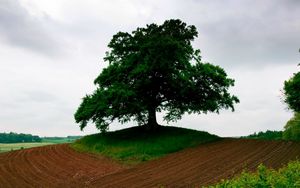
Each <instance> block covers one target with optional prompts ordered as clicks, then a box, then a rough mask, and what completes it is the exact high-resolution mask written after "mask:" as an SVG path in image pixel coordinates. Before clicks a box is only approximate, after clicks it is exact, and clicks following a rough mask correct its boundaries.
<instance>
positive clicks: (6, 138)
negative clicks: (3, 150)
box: [0, 132, 42, 143]
mask: <svg viewBox="0 0 300 188" xmlns="http://www.w3.org/2000/svg"><path fill="white" fill-rule="evenodd" d="M41 141H42V139H41V138H40V137H39V136H34V135H31V134H23V133H21V134H18V133H13V132H10V133H0V143H20V142H41Z"/></svg>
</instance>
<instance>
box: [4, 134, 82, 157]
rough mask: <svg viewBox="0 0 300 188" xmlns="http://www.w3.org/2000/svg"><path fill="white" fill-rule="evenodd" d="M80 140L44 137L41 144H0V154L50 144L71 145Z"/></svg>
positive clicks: (76, 137) (72, 137) (74, 137)
mask: <svg viewBox="0 0 300 188" xmlns="http://www.w3.org/2000/svg"><path fill="white" fill-rule="evenodd" d="M78 138H80V137H79V136H71V137H44V138H42V141H41V142H27V143H9V144H6V143H0V153H3V152H8V151H14V150H19V149H26V148H32V147H38V146H46V145H50V144H63V143H71V142H74V141H75V140H76V139H78Z"/></svg>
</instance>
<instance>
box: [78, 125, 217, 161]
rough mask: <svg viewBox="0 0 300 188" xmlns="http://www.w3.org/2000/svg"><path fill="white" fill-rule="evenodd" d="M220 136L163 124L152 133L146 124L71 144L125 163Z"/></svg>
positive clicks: (174, 150) (153, 156) (93, 136)
mask: <svg viewBox="0 0 300 188" xmlns="http://www.w3.org/2000/svg"><path fill="white" fill-rule="evenodd" d="M217 139H220V138H219V137H217V136H215V135H211V134H209V133H207V132H201V131H196V130H191V129H184V128H177V127H167V126H161V127H159V129H157V130H155V131H151V132H149V131H146V130H144V128H143V127H133V128H128V129H123V130H119V131H115V132H107V133H105V134H100V133H99V134H94V135H89V136H85V137H83V138H81V139H79V140H77V141H76V142H75V143H73V144H72V147H73V148H74V149H76V150H78V151H83V152H92V153H100V154H102V155H104V156H107V157H110V158H113V159H116V160H119V161H121V162H123V163H126V164H136V163H140V162H142V161H148V160H151V159H155V158H158V157H161V156H164V155H166V154H169V153H173V152H177V151H179V150H182V149H185V148H188V147H194V146H197V145H199V144H202V143H206V142H211V141H215V140H217Z"/></svg>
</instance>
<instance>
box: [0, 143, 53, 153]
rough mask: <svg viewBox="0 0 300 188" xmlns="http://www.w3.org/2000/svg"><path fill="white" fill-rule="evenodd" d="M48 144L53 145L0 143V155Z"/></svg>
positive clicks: (42, 144)
mask: <svg viewBox="0 0 300 188" xmlns="http://www.w3.org/2000/svg"><path fill="white" fill-rule="evenodd" d="M50 144H54V143H49V142H32V143H14V144H1V143H0V153H3V152H8V151H14V150H19V149H26V148H32V147H38V146H46V145H50Z"/></svg>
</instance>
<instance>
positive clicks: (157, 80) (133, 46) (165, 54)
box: [75, 20, 239, 131]
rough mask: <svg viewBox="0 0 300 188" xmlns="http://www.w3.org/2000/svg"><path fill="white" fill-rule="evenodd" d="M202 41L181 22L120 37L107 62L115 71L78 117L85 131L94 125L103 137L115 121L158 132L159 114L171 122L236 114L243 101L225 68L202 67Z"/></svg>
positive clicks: (106, 74) (108, 71) (107, 71)
mask: <svg viewBox="0 0 300 188" xmlns="http://www.w3.org/2000/svg"><path fill="white" fill-rule="evenodd" d="M197 35H198V32H197V30H196V27H195V26H193V25H190V26H187V25H186V24H185V23H184V22H182V21H180V20H167V21H165V22H164V23H163V24H162V25H157V24H150V25H147V26H146V27H145V28H137V29H136V30H135V31H133V32H132V33H126V32H119V33H117V34H116V35H114V36H113V38H112V40H111V41H110V43H109V45H108V47H109V48H110V51H108V52H106V57H105V58H104V61H106V62H108V63H109V65H108V67H106V68H104V69H103V70H102V72H101V73H100V75H99V76H98V77H97V78H96V79H95V81H94V83H95V85H96V86H97V89H96V90H95V91H94V93H93V94H91V95H86V96H85V97H84V98H83V101H82V103H81V105H80V106H79V108H78V110H77V111H76V113H75V120H76V122H77V123H80V128H81V129H83V128H84V127H85V126H86V125H87V122H88V121H90V120H91V121H93V122H94V123H95V124H96V127H97V128H98V129H100V130H101V131H104V130H106V129H107V128H108V125H109V124H110V123H111V122H112V121H114V120H118V121H119V122H121V123H124V122H128V121H130V120H135V121H137V122H138V123H139V124H140V125H147V127H149V128H153V127H155V126H157V125H158V124H157V122H156V112H161V111H165V112H166V115H165V116H164V120H166V121H167V122H169V121H176V120H178V119H180V118H181V117H182V115H183V114H184V113H186V112H187V113H207V112H217V113H218V112H219V110H220V109H223V108H224V109H228V108H230V109H232V110H234V106H233V105H234V103H237V102H239V100H238V98H237V97H236V96H234V95H231V94H230V93H229V92H228V89H229V87H230V86H233V85H234V80H233V79H230V78H228V77H227V74H226V72H225V71H224V70H223V69H222V68H221V67H219V66H215V65H212V64H209V63H203V62H201V56H200V50H195V49H194V48H193V47H192V45H191V42H192V41H193V40H194V39H195V37H197Z"/></svg>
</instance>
